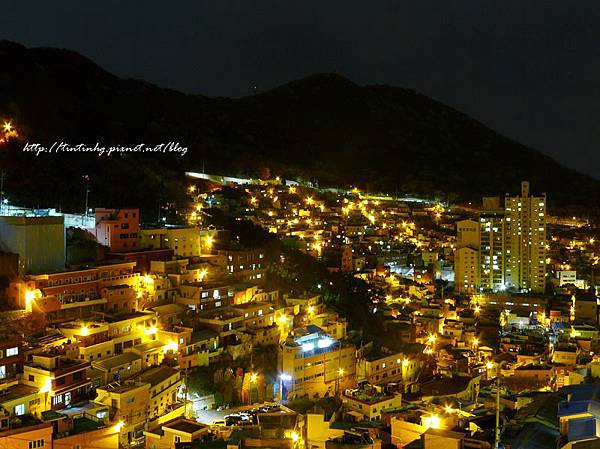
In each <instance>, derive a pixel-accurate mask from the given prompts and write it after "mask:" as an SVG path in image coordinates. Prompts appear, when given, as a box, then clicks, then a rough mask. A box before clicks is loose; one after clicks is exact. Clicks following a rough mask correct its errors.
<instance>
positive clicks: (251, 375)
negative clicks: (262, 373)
mask: <svg viewBox="0 0 600 449" xmlns="http://www.w3.org/2000/svg"><path fill="white" fill-rule="evenodd" d="M257 380H258V374H256V373H252V374H250V382H251V383H255V382H256V381H257Z"/></svg>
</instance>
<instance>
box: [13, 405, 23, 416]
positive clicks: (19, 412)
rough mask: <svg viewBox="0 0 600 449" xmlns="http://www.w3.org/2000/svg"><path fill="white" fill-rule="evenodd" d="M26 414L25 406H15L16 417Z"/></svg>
mask: <svg viewBox="0 0 600 449" xmlns="http://www.w3.org/2000/svg"><path fill="white" fill-rule="evenodd" d="M24 414H25V404H19V405H15V415H17V416H21V415H24Z"/></svg>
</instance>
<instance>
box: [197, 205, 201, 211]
mask: <svg viewBox="0 0 600 449" xmlns="http://www.w3.org/2000/svg"><path fill="white" fill-rule="evenodd" d="M196 210H197V211H198V212H200V211H201V210H202V204H196Z"/></svg>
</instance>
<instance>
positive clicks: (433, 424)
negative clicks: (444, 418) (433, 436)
mask: <svg viewBox="0 0 600 449" xmlns="http://www.w3.org/2000/svg"><path fill="white" fill-rule="evenodd" d="M421 419H422V420H423V426H424V427H427V428H431V429H439V428H440V425H441V421H440V417H439V416H437V415H430V416H424V417H422V418H421Z"/></svg>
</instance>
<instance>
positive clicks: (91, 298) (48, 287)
mask: <svg viewBox="0 0 600 449" xmlns="http://www.w3.org/2000/svg"><path fill="white" fill-rule="evenodd" d="M134 268H135V262H122V263H118V264H111V265H102V266H97V267H95V268H89V269H87V270H77V271H64V272H60V273H48V274H39V275H31V276H25V277H23V278H19V279H17V280H15V281H13V282H11V283H10V285H9V287H8V289H7V291H6V295H7V297H8V299H9V302H10V304H12V305H13V306H14V307H16V308H19V309H27V310H31V311H32V312H34V313H43V314H45V316H46V318H47V319H48V320H49V321H59V320H66V319H69V318H78V317H81V316H84V315H88V314H90V313H92V312H94V311H106V310H113V309H114V308H115V307H114V304H117V306H118V308H130V307H131V305H132V304H131V298H130V296H129V295H131V294H133V291H131V292H127V295H125V290H120V291H118V294H117V295H108V296H110V298H111V299H113V300H114V301H115V302H114V303H112V302H109V299H107V297H106V296H105V295H106V294H107V293H108V291H106V290H104V288H105V287H107V286H117V285H118V286H128V287H129V288H131V289H135V288H137V287H138V286H139V284H140V275H139V273H135V272H134V271H133V270H134ZM122 288H123V289H125V288H126V287H122ZM121 291H123V292H124V293H123V298H121ZM126 296H127V299H126Z"/></svg>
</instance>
